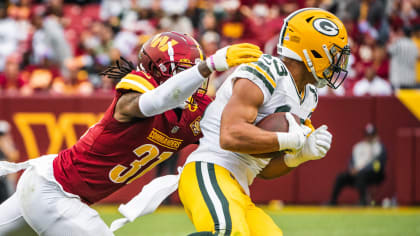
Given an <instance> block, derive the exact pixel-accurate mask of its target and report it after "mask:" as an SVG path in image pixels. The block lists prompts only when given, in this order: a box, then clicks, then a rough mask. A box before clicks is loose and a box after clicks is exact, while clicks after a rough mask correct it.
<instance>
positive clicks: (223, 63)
mask: <svg viewBox="0 0 420 236" xmlns="http://www.w3.org/2000/svg"><path fill="white" fill-rule="evenodd" d="M262 54H263V53H262V52H261V50H260V48H259V47H258V46H256V45H254V44H250V43H241V44H234V45H231V46H226V47H224V48H222V49H219V50H217V51H216V53H215V54H213V55H211V56H209V57H208V58H207V59H206V63H207V67H208V68H209V69H210V70H211V71H212V72H213V71H225V70H228V69H229V68H231V67H234V66H237V65H239V64H242V63H248V62H254V61H258V58H260V56H261V55H262Z"/></svg>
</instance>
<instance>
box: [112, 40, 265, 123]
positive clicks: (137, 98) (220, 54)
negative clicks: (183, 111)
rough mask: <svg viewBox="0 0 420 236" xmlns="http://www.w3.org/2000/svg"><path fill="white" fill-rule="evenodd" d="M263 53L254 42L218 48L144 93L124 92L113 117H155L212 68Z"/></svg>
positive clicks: (198, 83) (191, 90) (196, 85)
mask: <svg viewBox="0 0 420 236" xmlns="http://www.w3.org/2000/svg"><path fill="white" fill-rule="evenodd" d="M261 55H262V52H261V51H260V50H259V48H258V47H257V46H255V45H253V44H247V43H244V44H235V45H232V46H228V47H225V48H222V49H219V50H218V51H217V52H216V53H215V54H214V55H211V56H210V57H209V58H207V60H206V61H203V62H200V63H199V64H198V65H195V66H193V67H191V68H189V69H188V70H185V71H182V72H180V73H178V74H176V75H174V76H173V77H171V78H170V79H168V80H167V81H166V82H165V83H163V84H162V85H160V86H159V87H157V88H156V89H153V90H150V91H148V92H146V93H144V94H140V93H131V94H130V93H128V94H124V95H123V96H122V97H121V98H120V99H119V101H118V103H117V107H116V111H115V115H114V117H115V118H116V119H117V120H119V121H122V122H124V121H130V120H131V119H132V118H133V117H140V118H144V117H152V116H155V115H158V114H161V113H163V112H165V111H168V110H171V109H174V108H176V107H177V106H179V105H180V104H182V103H183V102H184V101H185V100H187V98H188V97H190V96H191V95H192V94H193V93H194V92H195V91H196V90H197V89H198V88H199V87H200V86H201V85H202V83H203V82H204V81H205V79H206V78H207V77H208V76H209V75H210V74H211V73H212V72H213V71H225V70H227V69H229V68H230V67H234V66H237V65H239V64H241V63H248V62H254V61H257V60H258V58H259V57H260V56H261Z"/></svg>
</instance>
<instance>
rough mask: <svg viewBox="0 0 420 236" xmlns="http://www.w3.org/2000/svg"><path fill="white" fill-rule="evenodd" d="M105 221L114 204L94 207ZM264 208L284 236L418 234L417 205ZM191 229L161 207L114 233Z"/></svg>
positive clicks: (170, 233)
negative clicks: (395, 206)
mask: <svg viewBox="0 0 420 236" xmlns="http://www.w3.org/2000/svg"><path fill="white" fill-rule="evenodd" d="M95 209H97V210H98V211H99V213H100V214H101V216H102V218H103V219H104V220H105V222H106V223H107V224H110V223H111V222H112V221H113V220H114V219H117V218H120V217H121V215H120V214H119V213H118V211H117V206H96V207H95ZM263 209H264V210H265V211H266V212H267V213H269V214H270V215H271V217H273V219H274V221H275V222H276V223H277V225H279V226H280V228H281V229H282V230H283V233H284V235H285V236H420V208H418V207H417V208H394V209H382V208H357V207H347V208H330V207H285V208H283V209H281V210H269V209H268V208H264V207H263ZM192 232H194V227H193V225H192V224H191V223H190V221H189V219H188V217H187V215H186V214H185V213H184V211H183V209H182V208H180V207H163V208H160V209H158V210H157V212H155V213H154V214H151V215H147V216H144V217H141V218H139V219H137V220H136V221H134V222H133V223H129V224H127V225H126V226H124V227H123V228H121V229H119V230H118V231H117V232H116V234H115V235H117V236H122V235H124V236H131V235H133V236H134V235H147V236H154V235H159V236H165V235H167V236H178V235H179V236H181V235H187V234H189V233H192Z"/></svg>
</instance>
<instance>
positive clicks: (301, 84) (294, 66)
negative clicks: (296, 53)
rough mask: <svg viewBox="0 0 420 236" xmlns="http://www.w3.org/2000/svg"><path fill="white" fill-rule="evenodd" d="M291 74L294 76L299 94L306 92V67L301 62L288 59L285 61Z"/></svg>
mask: <svg viewBox="0 0 420 236" xmlns="http://www.w3.org/2000/svg"><path fill="white" fill-rule="evenodd" d="M283 62H284V64H285V65H286V67H287V69H288V70H289V72H290V74H291V75H292V78H293V80H294V81H295V85H296V88H297V89H298V92H299V93H302V91H304V90H305V86H306V84H308V81H307V78H306V77H307V76H306V73H305V71H306V67H305V64H303V63H302V62H299V61H295V60H292V59H288V58H286V60H283Z"/></svg>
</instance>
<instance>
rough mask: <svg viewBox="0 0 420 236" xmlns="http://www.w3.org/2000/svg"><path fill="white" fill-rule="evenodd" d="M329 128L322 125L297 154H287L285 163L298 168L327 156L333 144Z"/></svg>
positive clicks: (307, 139)
mask: <svg viewBox="0 0 420 236" xmlns="http://www.w3.org/2000/svg"><path fill="white" fill-rule="evenodd" d="M327 129H328V127H327V126H326V125H322V126H321V127H319V128H318V129H316V130H315V131H314V132H313V133H312V134H310V135H309V136H308V137H307V138H306V141H305V144H304V145H303V148H302V150H301V151H300V152H298V153H297V154H295V155H293V154H286V155H285V157H284V161H285V163H286V165H287V166H289V167H296V166H298V165H300V164H302V163H304V162H306V161H309V160H318V159H321V158H323V157H325V155H326V154H327V152H328V150H330V147H331V142H332V134H331V133H330V132H328V130H327Z"/></svg>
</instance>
